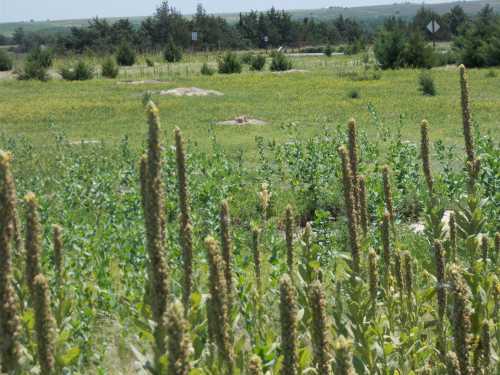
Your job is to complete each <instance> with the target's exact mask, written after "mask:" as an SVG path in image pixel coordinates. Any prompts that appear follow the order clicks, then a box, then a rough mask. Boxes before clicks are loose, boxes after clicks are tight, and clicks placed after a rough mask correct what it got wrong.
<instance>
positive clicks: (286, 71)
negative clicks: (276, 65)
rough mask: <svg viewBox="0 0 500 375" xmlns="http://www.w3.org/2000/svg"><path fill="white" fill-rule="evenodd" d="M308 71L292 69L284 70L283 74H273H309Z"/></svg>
mask: <svg viewBox="0 0 500 375" xmlns="http://www.w3.org/2000/svg"><path fill="white" fill-rule="evenodd" d="M307 72H308V70H304V69H290V70H283V71H281V72H273V73H274V74H291V73H307Z"/></svg>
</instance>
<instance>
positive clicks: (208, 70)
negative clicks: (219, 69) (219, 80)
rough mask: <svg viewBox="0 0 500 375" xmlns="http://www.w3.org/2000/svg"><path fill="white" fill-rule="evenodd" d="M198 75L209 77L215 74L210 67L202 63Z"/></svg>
mask: <svg viewBox="0 0 500 375" xmlns="http://www.w3.org/2000/svg"><path fill="white" fill-rule="evenodd" d="M200 73H201V74H202V75H204V76H211V75H213V74H214V73H215V71H214V70H213V69H212V68H211V67H209V66H208V64H207V63H204V64H203V66H202V67H201V71H200Z"/></svg>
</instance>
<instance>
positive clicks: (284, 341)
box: [280, 274, 298, 375]
mask: <svg viewBox="0 0 500 375" xmlns="http://www.w3.org/2000/svg"><path fill="white" fill-rule="evenodd" d="M280 284H281V285H280V320H281V351H282V353H283V365H282V367H281V375H296V374H298V365H297V360H298V352H297V325H298V321H297V314H298V307H297V302H296V296H295V288H294V287H293V284H292V280H291V278H290V276H289V275H288V274H285V275H284V276H283V277H282V278H281V282H280Z"/></svg>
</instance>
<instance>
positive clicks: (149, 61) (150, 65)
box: [146, 57, 155, 68]
mask: <svg viewBox="0 0 500 375" xmlns="http://www.w3.org/2000/svg"><path fill="white" fill-rule="evenodd" d="M146 65H147V66H148V67H150V68H152V67H153V66H155V63H154V61H153V60H151V59H150V58H149V57H146Z"/></svg>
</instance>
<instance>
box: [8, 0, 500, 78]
mask: <svg viewBox="0 0 500 375" xmlns="http://www.w3.org/2000/svg"><path fill="white" fill-rule="evenodd" d="M432 20H434V21H436V22H437V23H438V24H439V26H440V28H439V30H438V31H437V32H436V33H434V34H431V33H430V32H429V30H428V29H427V25H428V24H429V23H430V22H431V21H432ZM377 22H379V23H377ZM193 31H196V32H197V35H198V38H197V40H196V41H195V42H193V41H192V37H191V36H192V32H193ZM432 39H434V40H436V41H453V47H454V48H453V51H452V52H450V53H448V54H446V55H445V56H437V55H436V54H435V53H433V51H432V50H431V49H430V47H429V41H430V40H432ZM1 44H15V45H16V46H17V47H16V48H17V51H18V52H25V51H30V50H32V49H33V48H36V47H38V46H40V45H45V46H49V47H50V48H51V49H52V50H53V51H55V52H56V53H60V54H65V53H85V52H92V53H98V54H109V53H115V52H117V51H118V50H119V49H120V47H124V46H126V47H127V48H129V49H132V50H135V51H138V52H152V51H164V52H165V51H166V50H170V51H175V50H176V48H178V49H179V50H182V49H189V48H194V49H197V50H228V49H229V50H237V49H238V50H242V49H253V48H276V47H279V46H285V47H304V46H331V45H347V46H348V48H347V49H345V50H347V51H348V52H349V51H351V52H352V53H356V52H358V51H360V50H362V49H364V48H365V46H366V45H368V44H373V45H374V47H375V48H374V49H375V53H376V56H377V59H378V60H379V62H380V65H381V66H382V67H385V68H398V67H403V66H416V67H425V66H432V65H435V64H436V61H435V60H436V59H438V60H440V61H439V63H441V64H442V63H456V62H461V63H465V64H467V65H468V66H493V65H500V17H499V16H498V15H497V14H496V13H495V12H494V10H493V8H492V7H490V6H489V5H487V6H485V7H484V8H483V9H482V10H481V11H480V13H479V14H478V15H476V16H473V17H471V16H468V15H467V14H466V13H465V12H464V10H463V8H462V7H461V6H459V5H457V6H455V7H453V8H452V9H451V10H450V11H449V12H447V13H445V14H438V13H436V12H434V11H433V10H431V9H429V8H425V7H422V8H421V9H420V10H419V11H418V12H417V14H416V16H415V17H414V18H413V19H411V20H403V19H401V18H396V17H390V18H387V19H385V20H381V21H372V22H361V21H358V20H355V19H351V18H346V17H343V16H342V15H341V16H339V17H337V18H335V19H332V20H327V21H323V20H321V21H320V20H315V19H313V18H304V19H300V20H299V19H294V18H293V17H292V16H291V14H290V13H288V12H286V11H279V10H277V9H275V8H271V9H270V10H269V11H266V12H257V11H251V12H249V13H241V14H240V15H239V19H238V20H237V22H234V23H230V22H228V21H227V20H226V19H224V18H222V17H220V16H216V15H210V14H207V12H206V11H205V9H204V8H203V6H202V5H198V8H197V11H196V14H194V15H193V16H192V17H185V16H183V15H182V14H181V13H180V12H179V11H177V10H176V9H175V8H174V7H172V6H171V5H170V4H169V3H168V1H164V2H163V3H162V4H161V5H160V6H158V8H157V9H156V12H155V13H154V14H153V15H152V16H150V17H148V18H146V19H144V20H143V21H142V22H140V23H133V22H132V21H130V20H129V19H120V20H118V21H116V22H110V21H108V20H106V19H100V18H95V19H92V20H91V21H89V24H88V26H85V27H72V28H71V29H70V30H69V31H66V32H62V31H59V32H57V33H48V32H25V31H24V30H23V29H22V28H19V29H17V30H16V31H15V33H14V35H13V36H12V38H7V37H6V36H1V35H0V45H1ZM174 60H175V59H174Z"/></svg>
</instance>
